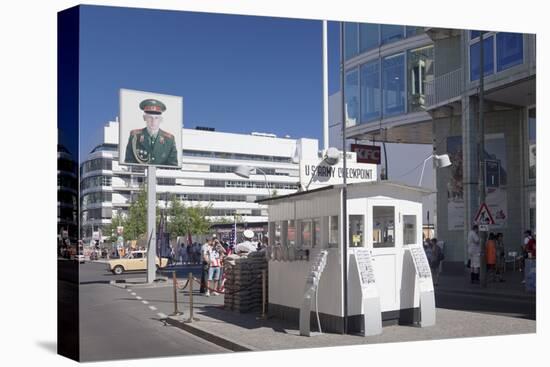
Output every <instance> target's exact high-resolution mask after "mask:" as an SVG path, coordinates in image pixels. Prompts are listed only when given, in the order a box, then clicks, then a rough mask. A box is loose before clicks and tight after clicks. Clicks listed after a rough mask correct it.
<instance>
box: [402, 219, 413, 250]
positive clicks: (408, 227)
mask: <svg viewBox="0 0 550 367" xmlns="http://www.w3.org/2000/svg"><path fill="white" fill-rule="evenodd" d="M403 244H404V245H414V244H416V215H403Z"/></svg>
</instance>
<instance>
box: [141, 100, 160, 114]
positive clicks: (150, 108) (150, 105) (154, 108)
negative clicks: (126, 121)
mask: <svg viewBox="0 0 550 367" xmlns="http://www.w3.org/2000/svg"><path fill="white" fill-rule="evenodd" d="M139 108H141V109H142V110H143V112H145V113H149V114H152V115H160V114H161V113H163V112H164V111H166V106H165V105H164V103H162V102H161V101H159V100H156V99H145V100H143V101H141V103H140V104H139Z"/></svg>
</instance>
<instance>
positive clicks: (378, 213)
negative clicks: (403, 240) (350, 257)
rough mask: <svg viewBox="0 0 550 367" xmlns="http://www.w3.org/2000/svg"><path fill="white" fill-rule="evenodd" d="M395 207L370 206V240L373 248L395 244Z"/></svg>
mask: <svg viewBox="0 0 550 367" xmlns="http://www.w3.org/2000/svg"><path fill="white" fill-rule="evenodd" d="M394 218H395V208H394V207H393V206H373V207H372V242H373V247H374V248H380V247H394V246H395V219H394Z"/></svg>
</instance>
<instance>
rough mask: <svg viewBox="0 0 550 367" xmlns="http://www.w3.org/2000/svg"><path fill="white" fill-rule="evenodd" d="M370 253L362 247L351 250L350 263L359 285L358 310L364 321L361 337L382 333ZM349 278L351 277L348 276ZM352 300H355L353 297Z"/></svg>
mask: <svg viewBox="0 0 550 367" xmlns="http://www.w3.org/2000/svg"><path fill="white" fill-rule="evenodd" d="M371 251H372V250H371V249H368V248H363V247H360V248H355V249H353V250H352V261H354V265H355V267H356V269H357V272H358V275H359V282H360V283H361V298H360V302H361V306H360V309H361V313H362V315H363V320H364V322H363V333H362V334H363V336H370V335H379V334H381V333H382V307H381V304H380V295H379V293H378V288H377V287H376V278H375V276H374V265H373V257H372V253H371ZM352 269H353V268H352ZM352 271H354V270H352ZM350 276H353V275H351V274H350ZM354 299H356V300H357V298H355V297H354Z"/></svg>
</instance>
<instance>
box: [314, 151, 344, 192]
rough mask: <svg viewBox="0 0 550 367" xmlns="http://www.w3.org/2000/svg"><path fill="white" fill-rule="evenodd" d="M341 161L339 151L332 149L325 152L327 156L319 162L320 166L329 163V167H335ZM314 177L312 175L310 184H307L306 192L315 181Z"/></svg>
mask: <svg viewBox="0 0 550 367" xmlns="http://www.w3.org/2000/svg"><path fill="white" fill-rule="evenodd" d="M339 160H340V152H339V151H338V149H336V148H334V147H330V148H328V149H327V150H326V151H325V154H324V156H323V160H322V161H321V162H319V166H320V165H321V164H323V162H325V163H327V164H328V165H329V166H334V165H336V164H337V163H338V161H339ZM313 177H314V175H313V174H312V175H311V178H310V179H309V182H308V183H307V185H306V187H305V191H307V189H308V188H309V185H311V182H312V181H313Z"/></svg>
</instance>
